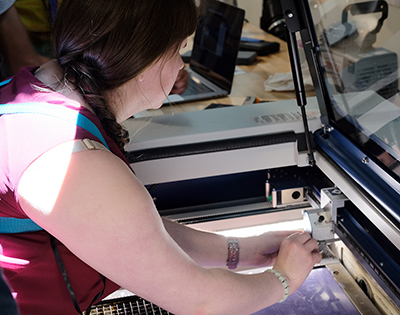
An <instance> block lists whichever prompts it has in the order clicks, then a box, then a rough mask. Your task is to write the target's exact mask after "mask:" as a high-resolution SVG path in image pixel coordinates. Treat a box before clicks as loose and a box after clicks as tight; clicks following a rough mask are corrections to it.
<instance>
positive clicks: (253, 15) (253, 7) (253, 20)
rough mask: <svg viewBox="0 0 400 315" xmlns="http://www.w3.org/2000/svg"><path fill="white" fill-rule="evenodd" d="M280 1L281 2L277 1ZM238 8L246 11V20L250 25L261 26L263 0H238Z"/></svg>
mask: <svg viewBox="0 0 400 315" xmlns="http://www.w3.org/2000/svg"><path fill="white" fill-rule="evenodd" d="M276 1H279V0H276ZM237 3H238V7H240V8H242V9H243V10H245V11H246V15H245V19H246V20H248V21H249V23H250V24H252V25H255V26H258V27H259V26H260V18H261V13H262V3H263V1H262V0H237Z"/></svg>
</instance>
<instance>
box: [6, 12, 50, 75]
mask: <svg viewBox="0 0 400 315" xmlns="http://www.w3.org/2000/svg"><path fill="white" fill-rule="evenodd" d="M11 30H12V31H11ZM0 47H1V53H2V54H3V56H4V58H5V60H6V63H7V66H8V70H9V72H10V74H15V73H16V72H17V71H18V69H19V68H20V67H22V66H39V65H41V64H42V63H44V62H46V61H47V58H45V57H43V56H41V55H39V54H38V53H37V52H36V51H35V49H34V47H33V45H32V43H31V41H30V38H29V36H28V33H27V31H26V29H25V27H24V25H23V24H22V21H21V19H20V17H19V15H18V12H17V10H16V8H15V7H14V6H11V7H10V9H8V10H7V11H6V12H4V13H3V14H2V15H1V17H0Z"/></svg>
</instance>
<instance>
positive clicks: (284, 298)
mask: <svg viewBox="0 0 400 315" xmlns="http://www.w3.org/2000/svg"><path fill="white" fill-rule="evenodd" d="M267 272H270V273H272V274H274V275H275V276H277V277H278V279H279V280H280V281H281V282H282V285H283V289H284V290H285V293H284V294H283V298H282V299H281V300H280V301H279V303H282V302H283V301H285V300H286V299H287V298H288V296H289V289H290V288H289V283H288V282H287V280H286V278H285V277H284V276H283V275H282V274H281V273H280V272H278V271H276V270H274V269H267Z"/></svg>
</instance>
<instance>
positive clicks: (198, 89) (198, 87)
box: [181, 78, 213, 96]
mask: <svg viewBox="0 0 400 315" xmlns="http://www.w3.org/2000/svg"><path fill="white" fill-rule="evenodd" d="M212 91H213V90H212V89H210V88H209V87H207V86H206V85H204V84H203V83H197V82H196V81H194V80H193V79H192V78H190V79H189V84H188V88H187V89H186V91H185V92H183V93H182V94H181V95H182V96H185V95H194V94H200V93H208V92H212Z"/></svg>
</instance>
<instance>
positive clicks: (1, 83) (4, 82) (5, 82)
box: [0, 79, 11, 86]
mask: <svg viewBox="0 0 400 315" xmlns="http://www.w3.org/2000/svg"><path fill="white" fill-rule="evenodd" d="M10 81H11V79H8V80H4V81H3V82H0V86H3V85H6V84H7V83H8V82H10Z"/></svg>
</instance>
